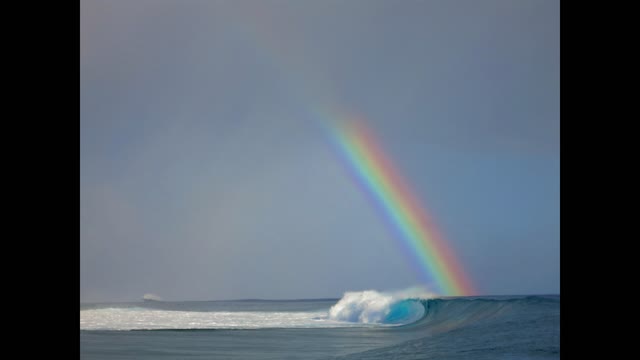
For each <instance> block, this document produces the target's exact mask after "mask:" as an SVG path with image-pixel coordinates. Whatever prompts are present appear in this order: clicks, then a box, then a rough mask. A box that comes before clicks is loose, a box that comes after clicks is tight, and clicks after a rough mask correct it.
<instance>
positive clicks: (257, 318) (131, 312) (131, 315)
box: [80, 308, 351, 330]
mask: <svg viewBox="0 0 640 360" xmlns="http://www.w3.org/2000/svg"><path fill="white" fill-rule="evenodd" d="M326 315H327V312H326V310H325V311H317V312H241V311H210V312H206V311H168V310H156V309H145V308H106V309H89V310H81V311H80V329H81V330H142V329H259V328H311V327H344V326H351V324H346V323H342V322H339V321H334V320H331V319H328V318H327V316H326Z"/></svg>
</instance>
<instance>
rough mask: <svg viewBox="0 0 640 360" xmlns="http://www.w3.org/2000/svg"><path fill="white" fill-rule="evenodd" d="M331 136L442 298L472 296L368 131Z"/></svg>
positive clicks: (346, 128)
mask: <svg viewBox="0 0 640 360" xmlns="http://www.w3.org/2000/svg"><path fill="white" fill-rule="evenodd" d="M334 136H335V138H336V140H337V144H338V146H339V147H340V150H341V152H342V153H343V154H344V156H345V157H346V158H347V160H348V163H349V164H350V166H351V167H352V168H353V170H354V172H355V173H356V174H357V176H358V178H359V179H360V182H361V183H362V185H363V187H364V188H365V189H366V191H367V193H368V194H369V195H371V196H372V197H373V198H374V200H375V201H376V202H377V203H378V204H379V206H380V207H381V208H382V209H384V212H385V214H386V216H387V217H388V220H389V221H390V222H391V223H392V224H393V226H394V227H395V228H396V229H397V230H398V232H399V233H400V234H402V239H403V240H404V243H405V245H406V246H407V247H408V248H409V250H411V251H410V253H412V254H414V255H415V259H414V260H416V261H417V263H418V264H419V266H420V268H421V269H422V271H424V272H425V273H426V275H430V277H431V278H433V279H434V280H435V281H436V282H437V285H438V287H439V288H440V291H441V292H442V294H443V295H452V296H459V295H472V294H475V290H474V288H473V286H472V284H471V282H470V281H469V279H468V277H467V276H466V273H465V271H464V269H463V268H462V266H461V265H460V263H459V262H458V260H457V259H456V257H455V256H454V253H453V251H452V250H451V249H450V248H449V246H448V245H447V243H446V242H445V241H444V239H443V238H442V237H441V236H440V235H439V234H438V232H437V231H436V229H435V227H434V226H433V224H431V223H430V222H429V217H428V216H427V213H426V211H425V210H424V209H423V208H422V207H421V206H419V204H418V203H417V201H416V198H417V197H416V196H415V195H413V194H412V192H411V191H410V189H409V187H408V185H407V183H406V182H405V181H403V179H402V178H401V177H400V173H399V172H398V171H397V170H396V169H394V168H393V166H392V165H391V162H390V161H389V159H388V158H387V156H385V154H384V152H382V150H381V148H380V146H378V142H377V141H376V140H375V138H374V136H373V133H372V132H371V130H369V129H368V128H367V127H366V126H365V125H364V123H363V122H361V121H357V120H355V121H349V122H346V123H344V124H342V125H338V126H336V127H335V128H334Z"/></svg>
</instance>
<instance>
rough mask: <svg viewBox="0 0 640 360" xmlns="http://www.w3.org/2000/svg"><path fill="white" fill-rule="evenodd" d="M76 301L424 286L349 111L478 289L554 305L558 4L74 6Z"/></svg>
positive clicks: (139, 0)
mask: <svg viewBox="0 0 640 360" xmlns="http://www.w3.org/2000/svg"><path fill="white" fill-rule="evenodd" d="M80 53H81V59H80V60H81V138H80V146H81V171H80V173H81V179H80V180H81V187H80V192H81V194H80V195H81V221H80V225H81V237H80V246H81V252H80V255H81V258H80V275H81V283H80V289H81V292H80V294H81V295H80V296H81V298H80V300H81V302H99V301H130V300H139V299H141V297H142V295H143V294H145V293H155V294H158V295H160V296H161V297H163V298H164V299H168V300H207V299H238V298H314V297H315V298H318V297H340V296H341V295H342V293H343V292H344V291H349V290H365V289H377V290H390V289H401V288H406V287H409V286H412V285H416V284H418V283H419V279H420V276H419V274H416V273H415V272H414V271H413V270H412V268H411V266H410V265H409V264H410V261H409V259H407V257H406V256H405V254H404V253H403V250H402V246H401V241H400V240H398V239H396V238H394V236H393V235H394V234H393V233H391V232H389V230H388V227H387V226H386V225H385V223H384V219H383V218H381V217H380V216H379V213H378V212H377V211H376V210H375V209H374V208H373V207H372V206H371V203H370V201H369V199H368V198H367V196H366V195H365V194H363V192H362V191H361V189H360V188H359V187H358V186H357V185H356V184H354V182H353V181H352V179H351V178H350V175H349V174H348V172H347V171H345V169H344V167H343V165H342V164H341V159H338V158H337V157H336V154H335V153H334V152H333V151H332V149H331V145H330V141H329V139H327V134H326V133H325V132H323V131H320V130H319V127H318V126H317V123H318V122H322V121H325V120H326V121H329V120H333V119H319V118H318V116H317V112H315V111H314V109H317V108H318V107H325V106H327V107H333V108H337V109H342V110H345V111H350V112H356V113H358V114H360V115H362V117H363V118H364V119H365V121H366V122H367V124H368V125H369V127H370V128H371V129H372V130H373V131H374V132H375V133H376V134H377V136H378V138H379V140H380V143H381V145H382V147H383V148H384V149H385V151H386V152H387V155H388V156H389V157H390V158H391V159H392V161H393V162H394V164H395V166H396V168H398V169H399V170H400V171H401V172H402V174H403V176H404V178H405V179H406V180H408V182H409V183H410V184H411V186H412V187H413V189H414V190H415V195H416V197H418V198H419V199H418V201H419V202H420V203H421V204H423V205H424V207H425V208H427V209H428V211H429V212H430V213H431V215H432V216H433V219H434V222H435V223H436V224H437V225H438V226H439V229H440V230H441V232H442V233H443V235H444V237H445V238H446V239H447V241H448V243H449V244H450V245H451V246H452V247H453V248H454V249H455V252H456V254H457V255H458V257H459V259H460V262H461V263H462V264H463V265H464V267H465V268H466V270H467V272H468V274H469V277H470V278H471V281H472V282H473V283H474V284H475V286H476V288H477V289H478V290H479V292H480V293H481V294H539V293H559V291H560V290H559V241H560V239H559V236H560V235H559V226H560V225H559V222H560V219H559V217H560V216H559V181H560V176H559V170H560V169H559V165H560V156H559V4H558V1H557V0H518V1H515V0H500V1H497V0H453V1H449V0H442V1H432V0H423V1H419V0H400V1H398V0H394V1H392V0H385V1H375V0H346V1H345V0H342V1H338V0H322V1H320V0H302V1H294V0H286V1H285V0H279V1H278V0H255V1H249V0H233V1H232V0H227V1H213V0H210V1H205V0H201V1H199V0H186V1H177V0H174V1H166V0H144V1H143V0H82V1H81V52H80Z"/></svg>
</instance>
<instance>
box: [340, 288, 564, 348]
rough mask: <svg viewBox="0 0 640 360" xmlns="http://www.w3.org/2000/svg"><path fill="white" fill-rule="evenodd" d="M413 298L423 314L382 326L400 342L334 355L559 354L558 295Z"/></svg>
mask: <svg viewBox="0 0 640 360" xmlns="http://www.w3.org/2000/svg"><path fill="white" fill-rule="evenodd" d="M418 301H419V302H420V303H421V304H422V305H423V306H424V308H425V313H424V316H423V317H422V318H420V319H419V320H417V321H415V322H412V323H409V324H404V325H402V326H396V327H392V328H386V329H385V331H390V332H391V333H393V334H395V335H400V334H402V335H403V336H402V337H403V338H404V339H406V340H405V341H401V342H399V343H397V344H393V345H388V346H383V347H379V348H375V349H371V350H367V351H363V352H355V353H351V354H349V355H344V356H338V357H335V358H334V359H344V360H347V359H350V360H354V359H369V360H371V359H373V360H375V359H389V358H403V359H430V358H434V359H442V358H451V359H454V358H455V359H466V358H474V359H495V358H517V359H541V358H547V359H556V358H558V354H559V351H560V345H559V344H560V342H559V336H560V307H559V303H560V297H559V296H527V297H518V298H514V297H501V298H498V297H496V298H493V299H488V298H450V299H421V300H418ZM488 344H491V345H490V346H488Z"/></svg>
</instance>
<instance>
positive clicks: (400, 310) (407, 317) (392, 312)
mask: <svg viewBox="0 0 640 360" xmlns="http://www.w3.org/2000/svg"><path fill="white" fill-rule="evenodd" d="M424 314H425V307H424V304H423V303H422V302H421V301H419V300H411V299H410V300H402V301H399V302H397V303H394V304H392V305H391V306H390V307H389V312H388V313H387V315H386V316H385V317H384V320H383V321H382V322H383V323H384V324H393V325H396V324H398V325H400V324H409V323H412V322H415V321H418V320H420V319H421V318H422V317H423V316H424Z"/></svg>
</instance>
